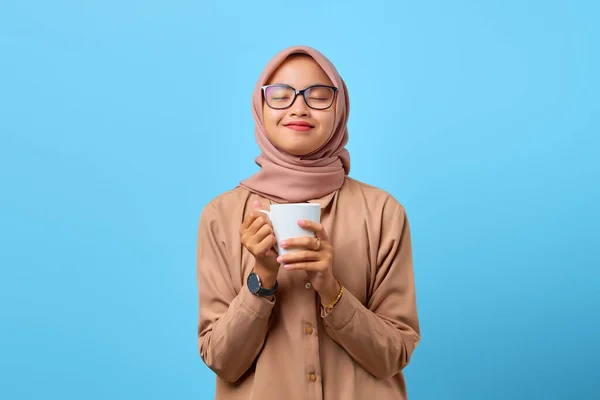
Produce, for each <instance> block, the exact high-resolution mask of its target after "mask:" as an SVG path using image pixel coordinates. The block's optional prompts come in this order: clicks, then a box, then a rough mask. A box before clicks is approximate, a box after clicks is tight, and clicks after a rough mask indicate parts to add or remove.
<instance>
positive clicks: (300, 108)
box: [290, 94, 310, 117]
mask: <svg viewBox="0 0 600 400" xmlns="http://www.w3.org/2000/svg"><path fill="white" fill-rule="evenodd" d="M290 115H291V116H294V117H308V116H309V115H310V109H309V108H308V106H307V105H306V102H305V101H304V97H302V95H301V94H299V95H298V96H296V98H295V99H294V102H293V103H292V105H291V106H290Z"/></svg>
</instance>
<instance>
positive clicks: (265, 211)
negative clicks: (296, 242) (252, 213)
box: [257, 210, 271, 220]
mask: <svg viewBox="0 0 600 400" xmlns="http://www.w3.org/2000/svg"><path fill="white" fill-rule="evenodd" d="M257 211H258V212H261V213H265V214H267V217H269V220H270V219H271V211H267V210H257Z"/></svg>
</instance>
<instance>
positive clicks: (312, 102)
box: [262, 84, 338, 110]
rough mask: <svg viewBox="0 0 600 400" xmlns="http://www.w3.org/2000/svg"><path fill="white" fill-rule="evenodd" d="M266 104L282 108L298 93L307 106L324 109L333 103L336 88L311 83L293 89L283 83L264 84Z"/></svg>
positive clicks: (276, 108) (290, 102)
mask: <svg viewBox="0 0 600 400" xmlns="http://www.w3.org/2000/svg"><path fill="white" fill-rule="evenodd" d="M262 90H263V94H264V96H265V101H266V103H267V106H269V107H271V108H273V109H275V110H283V109H285V108H288V107H290V106H291V105H292V104H294V101H295V100H296V96H298V95H299V94H301V95H302V97H303V98H304V102H305V103H306V105H307V106H309V107H310V108H312V109H314V110H326V109H328V108H329V107H331V105H332V104H333V100H334V98H335V93H336V92H337V91H338V88H336V87H335V86H327V85H313V86H309V87H307V88H306V89H304V90H298V89H294V88H293V87H291V86H288V85H283V84H275V85H266V86H263V87H262Z"/></svg>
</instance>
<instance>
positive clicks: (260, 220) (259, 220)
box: [247, 212, 271, 235]
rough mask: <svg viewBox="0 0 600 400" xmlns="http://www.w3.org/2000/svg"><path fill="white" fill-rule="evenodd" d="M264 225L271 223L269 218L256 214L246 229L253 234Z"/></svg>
mask: <svg viewBox="0 0 600 400" xmlns="http://www.w3.org/2000/svg"><path fill="white" fill-rule="evenodd" d="M252 214H254V212H252ZM264 225H268V226H271V224H270V223H269V220H268V219H267V218H266V217H263V216H262V215H257V216H256V219H255V220H254V222H252V224H251V225H250V226H249V227H248V228H247V229H248V232H250V233H252V234H253V235H254V234H256V232H258V230H259V229H260V228H262V227H263V226H264Z"/></svg>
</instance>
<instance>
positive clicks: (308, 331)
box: [306, 326, 314, 335]
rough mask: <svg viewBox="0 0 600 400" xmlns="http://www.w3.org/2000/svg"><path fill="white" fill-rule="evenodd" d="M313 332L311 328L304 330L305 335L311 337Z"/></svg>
mask: <svg viewBox="0 0 600 400" xmlns="http://www.w3.org/2000/svg"><path fill="white" fill-rule="evenodd" d="M313 332H314V329H313V328H311V327H310V326H309V327H308V328H306V334H307V335H312V334H313Z"/></svg>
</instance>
